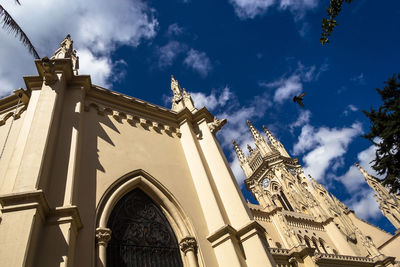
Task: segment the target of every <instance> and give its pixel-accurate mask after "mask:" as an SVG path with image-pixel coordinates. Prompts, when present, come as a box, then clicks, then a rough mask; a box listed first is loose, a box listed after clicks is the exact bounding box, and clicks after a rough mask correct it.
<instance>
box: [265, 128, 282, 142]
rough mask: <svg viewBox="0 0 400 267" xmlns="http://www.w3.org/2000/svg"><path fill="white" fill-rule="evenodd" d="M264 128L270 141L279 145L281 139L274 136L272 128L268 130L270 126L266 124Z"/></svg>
mask: <svg viewBox="0 0 400 267" xmlns="http://www.w3.org/2000/svg"><path fill="white" fill-rule="evenodd" d="M263 129H264V132H265V134H266V135H267V137H268V140H269V142H270V143H271V144H272V145H273V146H277V145H278V143H279V141H278V140H277V139H276V138H275V136H273V134H272V133H271V132H270V130H268V128H267V127H266V126H265V125H263Z"/></svg>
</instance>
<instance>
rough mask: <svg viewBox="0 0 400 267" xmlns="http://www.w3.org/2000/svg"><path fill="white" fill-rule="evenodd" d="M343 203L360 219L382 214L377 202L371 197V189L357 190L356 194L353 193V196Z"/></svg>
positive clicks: (374, 217) (373, 217)
mask: <svg viewBox="0 0 400 267" xmlns="http://www.w3.org/2000/svg"><path fill="white" fill-rule="evenodd" d="M345 203H346V204H347V206H348V207H349V208H350V209H352V210H354V211H355V213H356V214H357V216H358V217H360V218H361V219H364V220H368V219H371V218H372V219H376V218H377V217H380V216H382V213H381V211H380V210H379V205H378V202H376V200H375V198H374V197H373V191H372V190H371V189H363V190H360V191H358V194H357V195H356V196H354V195H353V197H352V198H351V199H350V200H347V201H345Z"/></svg>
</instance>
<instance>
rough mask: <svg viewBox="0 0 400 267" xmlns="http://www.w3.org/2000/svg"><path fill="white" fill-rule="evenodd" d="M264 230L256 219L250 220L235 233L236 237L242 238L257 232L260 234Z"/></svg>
mask: <svg viewBox="0 0 400 267" xmlns="http://www.w3.org/2000/svg"><path fill="white" fill-rule="evenodd" d="M265 232H266V230H265V229H264V227H262V226H261V225H260V224H259V223H258V222H256V221H250V222H249V223H248V224H246V225H245V226H243V227H242V228H240V229H239V230H238V231H237V233H236V235H237V237H238V238H239V239H240V240H242V239H246V238H248V236H249V235H254V234H259V235H262V234H264V233H265Z"/></svg>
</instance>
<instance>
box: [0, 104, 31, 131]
mask: <svg viewBox="0 0 400 267" xmlns="http://www.w3.org/2000/svg"><path fill="white" fill-rule="evenodd" d="M26 108H27V106H26V105H24V104H22V105H21V107H20V108H19V109H18V111H17V113H16V114H15V119H16V120H17V119H19V118H20V117H21V114H22V113H23V112H24V111H25V110H26ZM13 115H14V111H9V112H7V113H6V114H5V115H3V116H2V118H1V119H0V126H2V125H4V124H6V121H7V120H8V119H9V118H11V117H12V116H13Z"/></svg>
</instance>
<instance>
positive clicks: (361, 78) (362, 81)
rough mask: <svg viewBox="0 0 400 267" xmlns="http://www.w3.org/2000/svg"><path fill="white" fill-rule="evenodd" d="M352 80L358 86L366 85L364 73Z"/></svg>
mask: <svg viewBox="0 0 400 267" xmlns="http://www.w3.org/2000/svg"><path fill="white" fill-rule="evenodd" d="M350 80H351V81H352V82H354V83H357V84H361V85H362V84H365V77H364V73H360V75H356V76H353V77H351V78H350Z"/></svg>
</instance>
